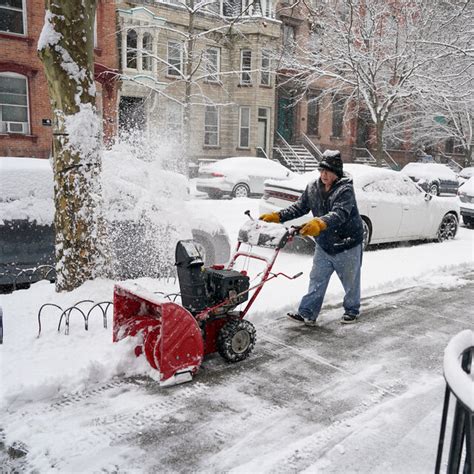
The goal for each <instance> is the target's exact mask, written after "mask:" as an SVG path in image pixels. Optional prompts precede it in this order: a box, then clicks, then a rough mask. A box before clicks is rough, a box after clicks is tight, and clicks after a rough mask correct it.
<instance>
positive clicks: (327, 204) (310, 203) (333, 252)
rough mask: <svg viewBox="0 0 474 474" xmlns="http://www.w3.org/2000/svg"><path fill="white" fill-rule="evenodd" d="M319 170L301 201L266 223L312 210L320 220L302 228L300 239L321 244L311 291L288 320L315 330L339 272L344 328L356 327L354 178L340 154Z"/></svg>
mask: <svg viewBox="0 0 474 474" xmlns="http://www.w3.org/2000/svg"><path fill="white" fill-rule="evenodd" d="M319 171H320V177H319V178H318V179H316V180H315V181H313V182H311V183H309V184H308V186H307V187H306V189H305V191H304V192H303V194H302V195H301V196H300V198H299V199H298V201H296V202H295V203H294V204H292V205H291V206H288V207H287V208H286V209H282V210H281V211H279V212H271V213H268V214H262V215H261V216H260V219H261V220H263V221H265V222H274V223H283V222H286V221H289V220H292V219H296V218H298V217H301V216H304V215H305V214H307V213H308V212H309V211H311V212H312V213H313V216H314V218H313V219H311V220H310V221H308V222H307V223H306V224H304V225H303V226H302V227H301V229H300V235H303V236H311V237H314V239H315V241H316V247H315V252H314V258H313V267H312V269H311V273H310V278H309V289H308V293H307V294H306V295H304V296H303V298H302V299H301V302H300V305H299V308H298V312H296V313H288V317H289V318H290V319H292V320H293V321H296V322H299V323H304V324H305V325H307V326H315V325H316V319H317V318H318V316H319V312H320V311H321V306H322V304H323V299H324V295H325V294H326V289H327V286H328V284H329V280H330V278H331V275H332V273H333V272H334V271H335V272H336V274H337V276H338V277H339V279H340V280H341V283H342V286H343V287H344V291H345V297H344V301H343V306H344V315H343V316H342V319H341V323H343V324H351V323H354V322H356V319H357V317H358V315H359V308H360V269H361V264H362V241H363V234H364V233H363V227H362V219H361V217H360V215H359V210H358V208H357V202H356V198H355V193H354V187H353V183H352V178H350V177H349V176H347V175H345V174H344V172H343V166H342V158H341V154H340V152H339V151H337V150H326V151H325V152H324V154H323V159H322V161H321V162H320V163H319Z"/></svg>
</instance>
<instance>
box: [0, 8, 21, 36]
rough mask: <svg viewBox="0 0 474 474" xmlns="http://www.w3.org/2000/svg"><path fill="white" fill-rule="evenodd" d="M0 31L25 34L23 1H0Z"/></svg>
mask: <svg viewBox="0 0 474 474" xmlns="http://www.w3.org/2000/svg"><path fill="white" fill-rule="evenodd" d="M0 31H5V32H7V33H16V34H18V35H24V34H25V7H24V5H23V0H0Z"/></svg>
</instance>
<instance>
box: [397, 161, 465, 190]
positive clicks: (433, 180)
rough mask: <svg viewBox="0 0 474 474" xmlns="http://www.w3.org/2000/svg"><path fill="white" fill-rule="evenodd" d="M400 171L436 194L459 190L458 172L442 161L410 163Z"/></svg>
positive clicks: (424, 188)
mask: <svg viewBox="0 0 474 474" xmlns="http://www.w3.org/2000/svg"><path fill="white" fill-rule="evenodd" d="M400 172H401V173H403V174H405V175H406V176H409V177H410V178H411V179H412V180H413V181H414V182H415V183H417V184H418V185H419V186H420V187H421V188H422V189H423V190H425V191H427V192H429V193H430V194H433V195H434V196H439V195H440V194H456V193H457V192H458V186H459V182H458V179H457V176H456V173H455V172H454V171H453V170H452V169H451V168H449V167H448V166H446V165H443V164H441V163H408V164H407V165H405V166H404V167H403V169H402V170H401V171H400Z"/></svg>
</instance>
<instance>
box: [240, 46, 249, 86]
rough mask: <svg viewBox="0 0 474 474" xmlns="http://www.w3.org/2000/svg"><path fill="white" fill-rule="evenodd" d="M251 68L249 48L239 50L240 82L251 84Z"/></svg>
mask: <svg viewBox="0 0 474 474" xmlns="http://www.w3.org/2000/svg"><path fill="white" fill-rule="evenodd" d="M251 69H252V51H251V50H250V49H242V50H241V51H240V71H241V72H240V83H241V84H251V83H252V76H251V75H250V71H251Z"/></svg>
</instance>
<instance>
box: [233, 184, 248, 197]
mask: <svg viewBox="0 0 474 474" xmlns="http://www.w3.org/2000/svg"><path fill="white" fill-rule="evenodd" d="M232 195H233V196H234V197H236V198H237V197H241V198H246V197H249V196H250V189H249V187H248V186H247V185H246V184H244V183H239V184H236V185H235V187H234V189H233V191H232Z"/></svg>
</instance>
